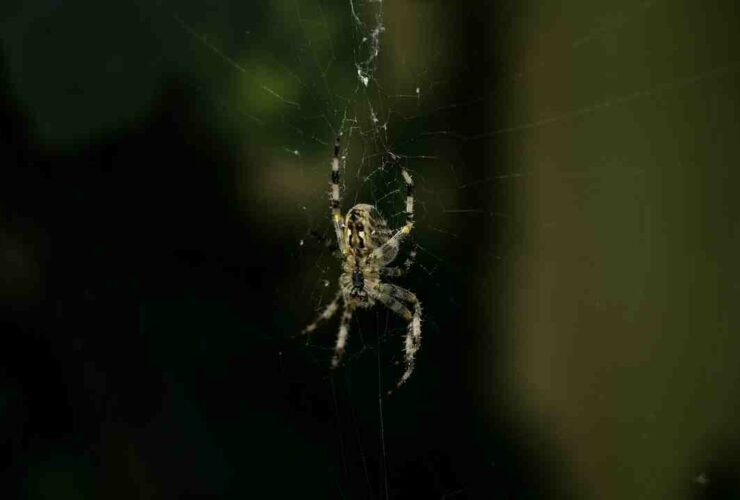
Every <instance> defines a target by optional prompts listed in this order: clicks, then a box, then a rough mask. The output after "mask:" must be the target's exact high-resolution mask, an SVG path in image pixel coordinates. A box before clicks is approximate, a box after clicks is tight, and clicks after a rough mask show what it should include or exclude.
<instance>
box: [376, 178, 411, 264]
mask: <svg viewBox="0 0 740 500" xmlns="http://www.w3.org/2000/svg"><path fill="white" fill-rule="evenodd" d="M401 175H402V176H403V180H404V182H405V183H406V224H405V225H404V226H403V227H402V228H401V229H399V230H398V231H396V233H395V234H394V235H393V236H391V237H390V238H389V239H388V241H386V242H385V243H384V244H383V245H381V246H379V247H378V248H376V249H375V250H374V251H373V253H372V256H371V258H372V259H373V260H379V261H380V265H381V266H385V265H386V264H390V262H391V261H392V260H393V259H394V258H395V257H396V255H398V249H399V248H400V246H401V242H402V241H403V240H404V239H405V238H406V236H408V234H409V233H410V232H411V229H412V228H413V227H414V179H413V178H412V177H411V174H409V172H408V170H406V169H405V168H404V167H401ZM415 260H416V245H414V247H413V249H412V250H411V253H410V254H409V257H408V258H407V259H406V262H404V263H403V266H402V268H405V270H406V271H408V269H410V268H411V266H412V265H413V264H414V261H415ZM406 271H404V272H406Z"/></svg>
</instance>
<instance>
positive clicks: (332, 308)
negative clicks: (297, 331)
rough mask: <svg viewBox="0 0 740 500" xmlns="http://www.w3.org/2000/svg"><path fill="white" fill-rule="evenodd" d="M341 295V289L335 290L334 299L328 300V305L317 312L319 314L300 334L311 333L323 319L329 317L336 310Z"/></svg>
mask: <svg viewBox="0 0 740 500" xmlns="http://www.w3.org/2000/svg"><path fill="white" fill-rule="evenodd" d="M341 297H342V291H341V290H339V291H338V292H337V295H336V296H335V297H334V300H332V301H331V302H329V305H327V306H326V307H325V308H324V310H323V311H322V312H321V314H319V316H318V317H317V318H316V320H315V321H314V322H313V323H311V324H310V325H308V326H307V327H306V328H304V329H303V330H301V335H306V334H309V333H311V332H312V331H314V330H316V328H317V327H318V326H319V325H320V324H321V323H323V322H324V321H326V320H328V319H331V317H332V316H334V314H335V313H336V312H337V309H339V299H340V298H341Z"/></svg>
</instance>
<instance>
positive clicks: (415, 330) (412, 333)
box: [374, 283, 421, 389]
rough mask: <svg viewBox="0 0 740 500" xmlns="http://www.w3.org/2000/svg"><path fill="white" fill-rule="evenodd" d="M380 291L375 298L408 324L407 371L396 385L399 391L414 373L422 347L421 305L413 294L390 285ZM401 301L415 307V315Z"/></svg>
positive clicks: (381, 285)
mask: <svg viewBox="0 0 740 500" xmlns="http://www.w3.org/2000/svg"><path fill="white" fill-rule="evenodd" d="M378 290H379V291H378V292H376V293H375V294H374V298H375V299H376V300H378V301H379V302H382V303H383V305H385V306H386V307H387V308H388V309H390V310H391V311H393V312H394V313H396V314H398V315H399V316H401V317H402V318H403V319H405V320H406V321H407V323H408V325H407V327H406V338H405V340H404V359H405V361H406V370H405V371H404V372H403V375H402V376H401V378H400V380H399V381H398V383H397V384H396V389H398V388H399V387H401V386H402V385H403V384H404V383H405V382H406V381H407V380H408V379H409V377H411V374H412V373H413V371H414V360H415V358H416V352H417V351H418V350H419V347H420V346H421V303H420V302H419V299H417V298H416V295H414V294H413V293H411V292H409V291H408V290H405V289H403V288H401V287H399V286H396V285H391V284H390V283H381V284H379V285H378ZM401 301H405V302H409V303H410V304H411V305H413V306H414V312H413V314H412V313H411V311H409V309H408V308H407V307H406V306H405V305H403V303H402V302H401Z"/></svg>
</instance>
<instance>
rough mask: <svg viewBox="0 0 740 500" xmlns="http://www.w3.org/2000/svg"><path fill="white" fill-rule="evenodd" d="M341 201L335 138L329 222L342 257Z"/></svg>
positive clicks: (343, 245)
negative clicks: (330, 221)
mask: <svg viewBox="0 0 740 500" xmlns="http://www.w3.org/2000/svg"><path fill="white" fill-rule="evenodd" d="M341 200H342V199H341V196H340V191H339V136H337V139H336V141H334V156H333V157H332V159H331V220H332V224H333V225H334V233H335V234H336V237H337V245H339V251H340V253H341V254H342V255H345V253H346V248H345V244H344V230H343V228H342V222H343V220H344V217H342V211H341V210H340V208H339V204H340V203H341Z"/></svg>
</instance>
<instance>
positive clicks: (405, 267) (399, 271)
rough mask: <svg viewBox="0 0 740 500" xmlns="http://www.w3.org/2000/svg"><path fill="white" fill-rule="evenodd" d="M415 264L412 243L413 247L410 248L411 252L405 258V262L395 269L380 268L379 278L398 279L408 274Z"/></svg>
mask: <svg viewBox="0 0 740 500" xmlns="http://www.w3.org/2000/svg"><path fill="white" fill-rule="evenodd" d="M415 262H416V243H414V246H413V247H411V252H409V256H408V257H406V260H405V261H404V262H403V264H401V265H400V266H397V267H381V268H380V276H381V277H383V278H400V277H401V276H405V275H406V273H408V272H409V269H411V267H412V266H413V265H414V263H415Z"/></svg>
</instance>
